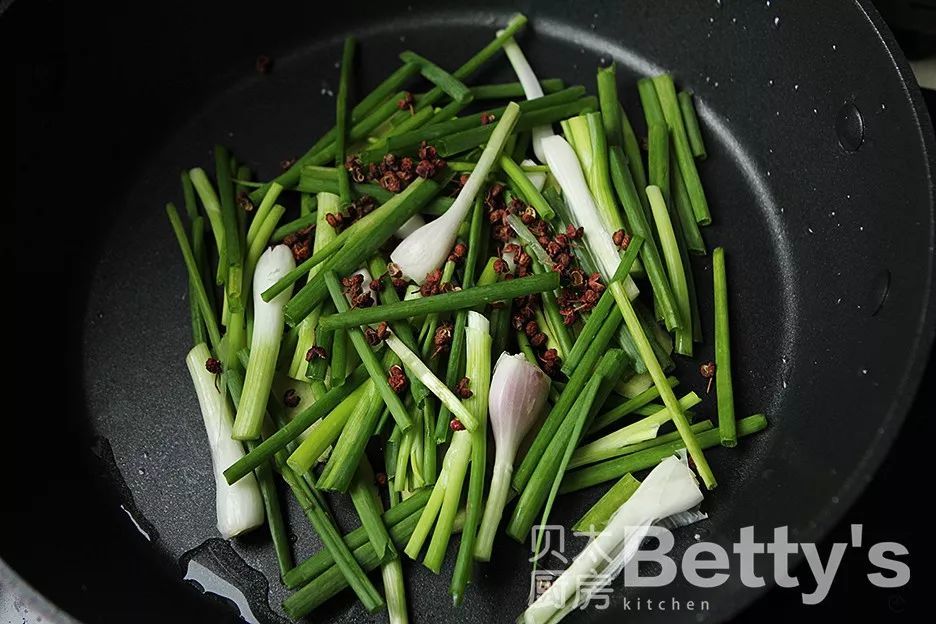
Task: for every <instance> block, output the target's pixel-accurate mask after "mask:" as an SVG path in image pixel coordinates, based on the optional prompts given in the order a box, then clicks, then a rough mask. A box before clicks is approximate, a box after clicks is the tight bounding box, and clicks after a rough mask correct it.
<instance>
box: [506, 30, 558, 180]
mask: <svg viewBox="0 0 936 624" xmlns="http://www.w3.org/2000/svg"><path fill="white" fill-rule="evenodd" d="M504 54H506V55H507V60H509V61H510V65H511V66H512V67H513V70H514V73H515V74H517V80H519V81H520V86H522V87H523V94H524V95H525V96H526V99H528V100H535V99H536V98H541V97H543V86H542V85H541V84H540V81H539V79H538V78H537V77H536V74H535V73H534V72H533V68H532V67H530V63H529V61H527V59H526V56H524V54H523V50H521V49H520V46H519V45H517V42H516V41H515V40H514V39H513V38H510V39H509V40H507V41H506V42H505V43H504ZM532 134H533V140H532V143H533V153H534V154H536V157H537V158H538V159H539V160H540V162H546V153H545V152H544V151H543V139H545V138H546V137H548V136H552V134H553V129H552V126H550V125H545V126H536V127H535V128H533V132H532ZM534 164H535V163H534Z"/></svg>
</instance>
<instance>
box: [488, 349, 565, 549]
mask: <svg viewBox="0 0 936 624" xmlns="http://www.w3.org/2000/svg"><path fill="white" fill-rule="evenodd" d="M548 394H549V377H547V376H546V374H545V373H544V372H543V371H542V370H541V369H540V368H539V367H538V366H534V365H532V364H530V363H529V362H528V361H527V359H526V357H524V356H523V354H516V355H508V354H507V353H501V355H500V357H499V358H497V363H496V364H495V365H494V374H493V375H492V377H491V390H490V393H489V394H488V409H489V411H490V414H491V429H492V430H493V431H494V443H495V445H496V450H495V454H494V472H493V473H492V476H491V492H490V494H488V499H487V504H486V506H485V508H484V516H483V517H482V519H481V528H480V529H479V530H478V541H477V544H476V545H475V558H476V559H479V560H481V561H489V560H490V559H491V551H492V549H493V545H494V536H495V534H496V533H497V527H498V525H499V524H500V521H501V517H502V516H503V515H504V506H505V505H506V504H507V496H508V495H509V493H510V479H511V476H512V475H513V464H514V459H515V458H516V456H517V449H518V448H519V447H520V441H521V440H523V437H524V436H525V435H526V434H527V432H528V431H529V430H530V427H532V426H533V423H534V422H536V419H537V418H539V416H540V414H541V413H542V411H543V407H544V406H545V405H546V397H547V396H548Z"/></svg>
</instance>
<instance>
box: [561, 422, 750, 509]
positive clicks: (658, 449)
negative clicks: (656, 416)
mask: <svg viewBox="0 0 936 624" xmlns="http://www.w3.org/2000/svg"><path fill="white" fill-rule="evenodd" d="M766 427H767V419H766V418H765V417H764V415H763V414H755V415H753V416H748V417H747V418H742V419H741V420H739V421H738V434H739V435H741V436H748V435H751V434H754V433H757V432H758V431H762V430H763V429H764V428H766ZM695 438H696V439H697V444H698V445H699V447H700V448H701V449H707V448H712V447H713V446H718V445H719V444H720V442H721V434H720V432H719V431H718V430H717V429H710V430H708V431H702V432H700V433H699V434H698V435H697V436H695ZM684 448H686V445H685V443H684V442H683V440H682V439H677V440H674V441H672V442H668V443H666V444H660V445H658V446H654V447H651V448H648V449H645V450H643V451H639V452H637V453H631V454H629V455H624V456H622V457H618V458H616V459H611V460H608V461H604V462H601V463H600V464H595V465H594V466H588V467H587V468H582V469H581V470H575V471H573V472H570V473H568V474H567V475H566V477H565V479H564V480H563V482H562V487H561V488H560V489H559V493H560V494H567V493H569V492H577V491H578V490H582V489H584V488H587V487H590V486H592V485H597V484H598V483H604V482H605V481H611V480H612V479H618V478H620V477H622V476H623V475H625V474H627V473H628V472H638V471H640V470H646V469H647V468H653V467H654V466H656V465H657V464H658V463H660V461H662V460H663V459H666V458H667V457H670V456H671V455H674V454H675V453H676V452H678V451H679V450H681V449H684Z"/></svg>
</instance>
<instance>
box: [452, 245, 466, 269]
mask: <svg viewBox="0 0 936 624" xmlns="http://www.w3.org/2000/svg"><path fill="white" fill-rule="evenodd" d="M467 255H468V245H466V244H465V243H456V244H455V247H454V248H453V249H452V253H450V254H449V257H448V261H449V262H454V263H456V264H458V263H460V262H461V261H462V260H464V259H465V256H467Z"/></svg>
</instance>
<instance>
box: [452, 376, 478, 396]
mask: <svg viewBox="0 0 936 624" xmlns="http://www.w3.org/2000/svg"><path fill="white" fill-rule="evenodd" d="M470 384H471V380H470V379H468V378H467V377H462V378H461V379H459V380H458V383H457V384H455V394H457V395H458V397H459V398H460V399H470V398H471V397H472V395H474V392H472V391H471V388H469V385H470Z"/></svg>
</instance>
